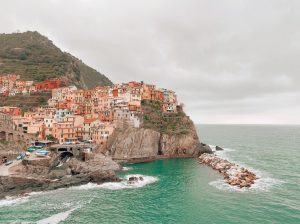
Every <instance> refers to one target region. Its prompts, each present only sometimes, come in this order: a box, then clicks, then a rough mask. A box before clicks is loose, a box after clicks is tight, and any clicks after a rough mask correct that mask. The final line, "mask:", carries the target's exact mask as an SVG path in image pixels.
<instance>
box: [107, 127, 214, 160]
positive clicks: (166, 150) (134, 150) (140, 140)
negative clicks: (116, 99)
mask: <svg viewBox="0 0 300 224" xmlns="http://www.w3.org/2000/svg"><path fill="white" fill-rule="evenodd" d="M190 122H191V121H190ZM102 152H103V153H105V154H106V155H110V156H112V158H113V159H114V160H116V161H119V162H144V161H151V160H155V159H160V158H176V157H196V156H198V155H200V154H201V153H205V152H206V153H211V151H210V149H209V148H206V147H204V146H203V145H202V144H201V143H200V142H199V138H198V135H197V132H196V129H195V126H194V124H193V123H192V122H191V123H190V124H189V130H188V131H187V132H186V133H181V134H178V133H177V134H172V133H162V132H159V131H158V130H154V129H150V128H127V129H123V130H121V129H120V130H119V129H117V130H116V131H115V132H114V134H113V135H112V136H111V137H110V139H109V141H108V142H107V144H106V145H105V146H104V147H103V149H102Z"/></svg>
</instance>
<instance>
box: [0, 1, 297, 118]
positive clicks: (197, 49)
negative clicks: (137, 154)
mask: <svg viewBox="0 0 300 224" xmlns="http://www.w3.org/2000/svg"><path fill="white" fill-rule="evenodd" d="M17 30H19V31H21V32H23V31H27V30H32V31H33V30H36V31H38V32H40V33H41V34H43V35H46V36H47V37H48V38H49V39H51V40H52V41H53V42H54V44H56V45H57V46H58V47H60V48H61V49H62V50H64V51H67V52H69V53H71V54H73V55H74V56H76V57H78V58H80V59H82V60H83V61H84V62H85V63H86V64H88V65H90V66H92V67H94V68H95V69H97V70H98V71H100V72H102V73H104V74H105V75H107V76H108V77H109V78H110V79H111V80H112V81H113V82H114V83H119V82H127V81H131V80H137V81H142V80H143V81H145V82H148V83H154V84H156V85H157V86H159V87H166V88H170V89H173V90H175V91H176V92H177V94H178V97H179V100H180V101H181V102H183V103H184V104H185V110H186V112H187V113H188V114H189V115H190V116H191V118H192V119H193V120H194V121H195V122H196V123H253V124H257V123H271V124H285V123H288V124H300V1H298V0H295V1H292V0H282V1H279V0H268V1H264V0H249V1H242V0H222V1H221V0H181V1H177V0H149V1H147V0H134V1H131V0H126V1H125V0H120V1H115V0H94V1H93V0H64V1H61V0H42V1H41V0H26V1H24V0H19V1H16V0H7V1H1V7H0V32H1V33H11V32H16V31H17Z"/></svg>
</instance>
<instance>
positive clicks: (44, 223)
mask: <svg viewBox="0 0 300 224" xmlns="http://www.w3.org/2000/svg"><path fill="white" fill-rule="evenodd" d="M77 208H78V207H76V208H73V209H70V210H68V211H65V212H60V213H57V214H55V215H52V216H50V217H48V218H45V219H41V220H39V221H37V224H50V223H51V224H58V223H60V222H61V221H64V220H66V219H67V218H68V217H69V216H70V214H71V213H72V212H73V211H74V210H76V209H77Z"/></svg>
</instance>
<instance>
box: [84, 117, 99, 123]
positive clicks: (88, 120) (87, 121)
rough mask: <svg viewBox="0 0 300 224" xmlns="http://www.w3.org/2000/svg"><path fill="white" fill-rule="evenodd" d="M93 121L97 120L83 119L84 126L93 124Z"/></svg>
mask: <svg viewBox="0 0 300 224" xmlns="http://www.w3.org/2000/svg"><path fill="white" fill-rule="evenodd" d="M95 120H97V119H96V118H91V119H84V123H85V124H90V123H92V122H94V121H95Z"/></svg>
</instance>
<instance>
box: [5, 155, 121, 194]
mask: <svg viewBox="0 0 300 224" xmlns="http://www.w3.org/2000/svg"><path fill="white" fill-rule="evenodd" d="M49 161H50V162H51V161H52V162H53V161H55V158H51V159H50V160H49ZM49 161H48V162H49ZM120 169H121V167H120V165H119V164H118V163H116V162H114V161H113V160H112V159H111V157H107V156H104V155H102V154H95V155H94V156H93V157H90V159H89V160H88V161H87V162H83V161H80V160H78V159H76V158H72V159H71V160H70V161H69V162H68V163H67V164H65V165H64V166H61V167H59V168H56V167H53V166H51V164H50V165H49V166H45V164H44V163H43V162H36V163H35V162H33V163H31V162H29V163H28V161H26V162H24V163H20V164H18V165H16V166H15V167H12V170H13V175H11V176H1V177H0V198H2V197H4V196H7V195H18V194H20V193H26V192H27V193H28V192H31V191H43V190H53V189H57V188H60V187H69V186H74V185H80V184H85V183H88V182H91V181H92V182H96V183H102V182H105V181H120V180H119V178H118V177H116V174H115V171H118V170H120ZM69 174H71V175H69Z"/></svg>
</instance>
